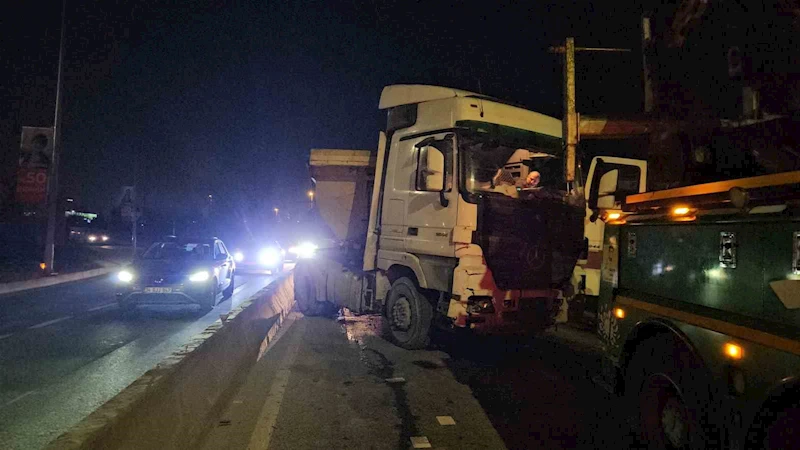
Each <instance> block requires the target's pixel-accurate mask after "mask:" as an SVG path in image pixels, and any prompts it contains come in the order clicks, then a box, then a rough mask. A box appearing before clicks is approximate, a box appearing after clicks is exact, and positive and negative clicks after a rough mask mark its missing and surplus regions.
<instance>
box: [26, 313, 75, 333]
mask: <svg viewBox="0 0 800 450" xmlns="http://www.w3.org/2000/svg"><path fill="white" fill-rule="evenodd" d="M69 319H72V316H64V317H59V318H58V319H53V320H48V321H47V322H42V323H37V324H36V325H31V326H29V327H28V329H29V330H35V329H37V328H42V327H46V326H48V325H53V324H54V323H58V322H63V321H65V320H69Z"/></svg>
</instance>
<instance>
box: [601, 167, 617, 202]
mask: <svg viewBox="0 0 800 450" xmlns="http://www.w3.org/2000/svg"><path fill="white" fill-rule="evenodd" d="M618 181H619V169H614V170H609V171H608V172H606V173H604V174H603V176H602V177H600V183H599V186H598V189H597V208H598V209H608V208H613V207H614V205H615V204H616V197H615V195H614V194H615V193H616V192H617V183H618Z"/></svg>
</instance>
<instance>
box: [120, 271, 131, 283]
mask: <svg viewBox="0 0 800 450" xmlns="http://www.w3.org/2000/svg"><path fill="white" fill-rule="evenodd" d="M117 279H118V280H119V281H121V282H123V283H130V282H131V281H133V274H132V273H131V272H129V271H127V270H121V271H120V272H119V273H118V274H117Z"/></svg>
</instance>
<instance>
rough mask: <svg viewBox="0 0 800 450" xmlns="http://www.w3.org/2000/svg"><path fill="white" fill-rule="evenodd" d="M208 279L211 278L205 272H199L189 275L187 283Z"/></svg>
mask: <svg viewBox="0 0 800 450" xmlns="http://www.w3.org/2000/svg"><path fill="white" fill-rule="evenodd" d="M209 278H211V274H209V273H208V271H207V270H201V271H199V272H195V273H193V274H191V275H189V281H193V282H195V283H200V282H203V281H208V279H209Z"/></svg>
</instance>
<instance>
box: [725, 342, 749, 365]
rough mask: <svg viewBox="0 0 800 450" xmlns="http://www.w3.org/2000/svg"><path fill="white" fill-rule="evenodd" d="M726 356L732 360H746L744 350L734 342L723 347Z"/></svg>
mask: <svg viewBox="0 0 800 450" xmlns="http://www.w3.org/2000/svg"><path fill="white" fill-rule="evenodd" d="M722 350H723V352H724V353H725V356H727V357H728V358H730V359H735V360H737V361H738V360H740V359H742V358H744V349H742V347H740V346H738V345H736V344H734V343H733V342H728V343H726V344H725V345H724V346H723V347H722Z"/></svg>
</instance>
